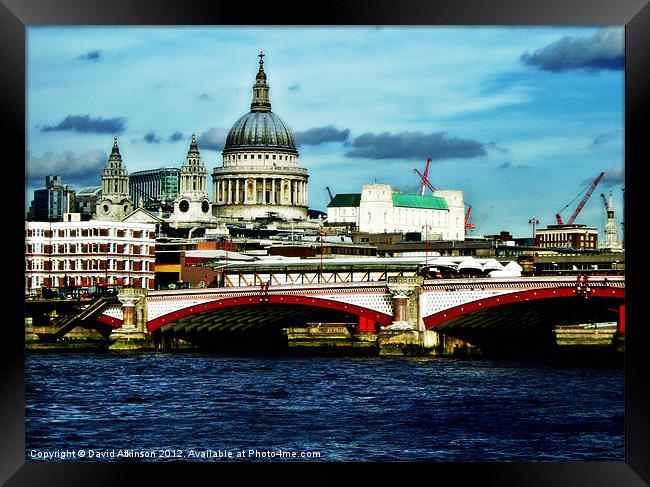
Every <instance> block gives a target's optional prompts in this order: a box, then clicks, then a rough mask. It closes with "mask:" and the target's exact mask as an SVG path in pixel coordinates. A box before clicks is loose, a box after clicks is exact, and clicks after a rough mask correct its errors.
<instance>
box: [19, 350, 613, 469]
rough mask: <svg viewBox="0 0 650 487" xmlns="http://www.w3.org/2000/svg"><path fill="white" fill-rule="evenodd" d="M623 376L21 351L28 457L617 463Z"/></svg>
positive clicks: (352, 361)
mask: <svg viewBox="0 0 650 487" xmlns="http://www.w3.org/2000/svg"><path fill="white" fill-rule="evenodd" d="M623 378H624V372H623V370H622V368H589V367H579V366H563V365H557V364H539V363H538V364H535V363H523V362H506V361H503V362H502V361H488V360H452V359H430V358H427V359H405V358H399V359H387V358H295V357H234V358H233V357H219V356H210V355H203V354H194V353H192V354H160V353H123V352H122V353H88V352H82V353H81V352H65V353H63V352H61V353H42V352H29V353H28V354H27V359H26V417H27V422H26V436H27V438H26V447H27V448H26V458H27V460H38V459H41V458H42V457H43V455H47V454H50V455H56V454H57V453H56V452H64V451H68V452H72V451H74V452H75V456H74V457H69V458H70V459H72V460H78V459H79V455H78V453H79V452H80V451H82V452H83V455H84V457H83V459H84V460H87V459H88V458H89V457H92V458H91V459H92V460H97V459H98V456H97V455H98V454H102V455H109V457H108V460H113V459H115V460H124V459H125V458H124V457H118V456H117V455H118V454H119V453H120V452H122V453H124V452H126V454H127V455H130V454H132V453H134V452H139V453H138V454H139V455H145V454H146V455H155V458H156V460H161V459H163V460H178V459H181V458H182V459H190V460H199V461H205V455H209V456H208V458H211V459H219V458H220V456H219V455H224V454H225V455H227V454H228V452H229V454H230V455H232V457H231V458H232V459H233V460H235V461H237V460H238V457H237V455H238V454H239V455H240V457H239V459H245V460H249V459H250V458H262V459H269V458H270V459H272V460H278V459H279V458H282V457H280V456H279V455H280V454H281V455H284V456H285V458H288V456H289V455H295V457H294V458H296V459H297V460H307V459H309V460H311V458H313V457H314V455H317V459H318V460H325V461H364V460H371V461H375V460H376V461H386V460H399V461H418V460H433V461H482V460H485V461H567V460H611V461H622V460H623V459H624V424H623V420H624V399H623ZM111 452H113V453H112V455H116V457H113V458H111V457H110V455H111ZM219 452H221V453H219ZM241 452H245V453H244V455H243V456H241V455H242V454H241ZM314 452H315V453H314ZM189 455H199V456H198V457H196V456H192V457H189ZM201 455H203V456H201ZM302 455H309V456H308V457H306V456H302ZM129 458H130V457H126V459H129ZM101 459H104V458H103V457H102V458H101ZM135 459H136V460H137V461H144V460H143V459H142V458H140V457H135ZM53 460H55V461H58V460H60V458H59V457H55V458H53Z"/></svg>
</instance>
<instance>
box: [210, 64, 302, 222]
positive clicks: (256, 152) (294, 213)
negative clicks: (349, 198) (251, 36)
mask: <svg viewBox="0 0 650 487" xmlns="http://www.w3.org/2000/svg"><path fill="white" fill-rule="evenodd" d="M263 56H264V55H263V54H261V53H260V61H259V70H258V72H257V76H256V79H255V84H254V85H253V101H252V103H251V107H250V112H248V113H247V114H245V115H244V116H242V117H241V118H240V119H239V120H237V121H236V122H235V124H234V125H233V126H232V128H231V129H230V131H229V132H228V136H227V137H226V143H225V145H224V148H223V165H222V167H216V168H214V171H213V173H212V183H213V189H214V191H213V198H214V203H215V207H216V210H215V214H216V216H218V217H225V218H233V219H241V220H252V219H255V218H269V217H272V218H276V219H280V220H298V221H299V220H306V219H307V207H308V195H307V179H308V178H309V176H308V175H307V169H305V168H302V167H298V162H299V161H298V150H297V149H296V141H295V139H294V137H293V134H292V133H291V130H290V129H289V128H288V127H287V126H286V125H285V124H284V122H283V121H282V120H281V119H280V117H278V116H277V115H276V114H275V113H273V112H272V111H271V102H270V101H269V85H268V84H267V82H266V73H265V72H264V60H263Z"/></svg>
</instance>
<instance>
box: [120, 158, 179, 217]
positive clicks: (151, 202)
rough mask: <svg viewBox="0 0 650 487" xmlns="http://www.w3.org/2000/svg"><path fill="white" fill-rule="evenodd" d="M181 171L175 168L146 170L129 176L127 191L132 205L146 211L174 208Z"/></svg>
mask: <svg viewBox="0 0 650 487" xmlns="http://www.w3.org/2000/svg"><path fill="white" fill-rule="evenodd" d="M180 174H181V170H180V169H179V168H177V167H163V168H160V169H148V170H146V171H136V172H133V173H131V174H129V191H130V195H131V199H132V200H133V205H134V206H135V207H143V208H145V209H147V210H156V211H158V208H160V207H161V205H163V206H164V208H163V210H164V209H165V207H166V208H170V207H173V206H174V200H175V199H176V198H177V197H178V189H179V181H180Z"/></svg>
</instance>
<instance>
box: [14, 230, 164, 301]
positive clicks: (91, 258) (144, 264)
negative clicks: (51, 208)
mask: <svg viewBox="0 0 650 487" xmlns="http://www.w3.org/2000/svg"><path fill="white" fill-rule="evenodd" d="M155 228H156V227H155V225H152V224H143V223H126V222H112V221H100V220H90V221H72V222H54V223H52V222H26V223H25V290H26V291H27V292H38V291H39V290H41V289H42V288H50V287H74V286H131V287H135V288H143V289H154V272H155V269H154V267H155V266H154V263H155V247H156V232H155Z"/></svg>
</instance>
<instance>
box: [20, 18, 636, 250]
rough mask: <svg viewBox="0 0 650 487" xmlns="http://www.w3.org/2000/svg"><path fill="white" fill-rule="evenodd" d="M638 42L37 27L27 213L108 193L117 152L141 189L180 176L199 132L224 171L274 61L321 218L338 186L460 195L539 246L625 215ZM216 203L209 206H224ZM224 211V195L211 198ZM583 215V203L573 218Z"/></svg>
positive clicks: (593, 35)
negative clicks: (233, 139)
mask: <svg viewBox="0 0 650 487" xmlns="http://www.w3.org/2000/svg"><path fill="white" fill-rule="evenodd" d="M623 39H624V36H623V28H622V27H616V28H602V27H597V26H594V27H341V28H313V27H291V28H286V27H251V28H239V27H214V28H213V27H196V28H192V27H184V28H172V27H155V28H151V27H101V28H97V27H89V28H86V27H73V28H68V27H64V28H61V27H57V28H52V27H30V28H29V29H28V35H27V127H26V130H27V151H28V152H27V164H26V166H27V167H26V176H27V180H26V190H27V191H26V202H25V204H26V206H28V205H29V202H30V201H31V199H32V195H33V190H34V189H38V188H41V187H43V181H44V178H45V176H46V175H47V174H59V175H60V176H61V178H62V180H63V183H64V184H70V185H73V186H75V187H76V188H77V189H81V188H82V187H84V186H92V185H99V183H100V178H101V170H102V169H103V167H104V166H105V165H106V160H107V158H108V153H109V152H110V148H111V146H112V139H113V136H118V137H119V139H120V151H121V153H122V156H123V159H124V164H125V166H126V167H127V169H128V170H129V173H132V172H136V171H140V170H145V169H154V168H159V167H170V166H171V167H180V165H181V164H182V162H183V160H184V158H185V155H186V153H187V147H188V146H189V140H190V137H191V133H192V132H196V134H197V138H198V143H199V149H200V151H201V155H202V159H203V161H204V163H205V165H206V167H207V168H208V171H209V172H212V170H213V168H214V167H218V166H220V165H221V153H220V152H221V148H222V146H223V142H224V140H225V135H226V133H227V131H228V130H229V128H230V127H231V126H232V124H233V123H234V122H235V121H236V120H237V119H238V118H239V117H240V116H241V115H243V114H245V113H246V112H247V111H248V108H249V105H250V100H251V87H252V85H253V82H254V76H255V72H256V70H257V61H258V58H257V55H258V54H259V53H260V51H263V52H264V54H265V55H266V57H265V71H266V72H267V75H268V79H269V85H270V100H271V104H272V107H273V111H274V112H275V113H276V114H278V115H279V116H280V117H281V118H282V120H283V121H284V122H285V123H286V124H287V125H288V126H289V127H290V128H291V129H292V130H293V132H294V135H295V136H296V141H297V143H298V150H299V152H300V165H301V166H302V167H305V168H307V169H308V171H309V174H310V179H309V183H310V184H309V194H310V207H311V208H314V209H318V210H322V211H325V210H326V206H327V202H328V200H329V198H328V196H327V191H326V187H330V188H331V190H332V192H333V193H334V194H336V193H359V192H360V191H361V185H362V184H365V183H372V182H375V181H377V182H381V183H387V184H391V185H392V186H393V187H394V188H396V189H399V190H402V191H404V192H416V191H417V190H418V188H419V178H418V176H417V175H416V174H415V173H414V172H413V168H418V169H420V170H421V171H422V170H423V168H424V165H425V162H426V158H427V157H432V158H433V163H432V166H431V171H430V179H431V181H432V183H433V184H434V185H436V186H438V187H440V188H443V189H460V190H462V191H463V192H464V196H465V201H466V202H467V203H468V204H471V205H472V207H473V212H472V219H471V220H472V221H473V223H474V224H475V225H476V226H477V231H476V232H475V233H474V234H475V235H483V234H490V233H498V232H499V231H501V230H507V231H510V232H511V233H512V234H513V235H514V236H517V237H522V236H530V235H531V234H532V229H531V228H530V224H529V223H528V222H529V220H530V219H531V218H532V217H533V216H534V217H536V218H537V219H538V220H539V221H540V227H541V226H546V225H548V224H554V223H555V217H554V215H555V213H556V212H557V211H559V210H561V209H562V208H564V207H565V205H567V204H569V207H568V208H566V210H564V211H563V212H562V216H563V217H564V219H565V221H566V220H567V219H568V218H569V216H570V215H571V213H572V212H573V210H574V209H575V207H576V206H577V205H578V203H579V200H580V197H579V196H580V195H579V193H580V192H581V191H582V190H584V189H586V187H587V186H588V185H589V184H590V183H591V182H592V181H593V180H594V179H595V178H596V176H597V175H598V174H599V173H600V171H605V173H606V174H605V177H604V178H603V180H602V182H601V183H600V185H599V187H598V188H597V189H596V191H595V193H594V195H592V199H591V200H590V201H589V203H588V204H587V205H586V206H585V208H584V209H583V211H582V213H581V215H580V217H579V218H578V219H577V221H576V222H577V223H585V224H587V225H589V226H595V227H597V228H599V230H600V231H601V235H602V229H603V227H604V223H605V221H606V218H605V211H604V207H603V203H602V201H601V200H600V198H599V196H598V194H599V193H600V192H603V193H605V194H606V195H609V192H610V191H612V192H613V196H614V207H615V209H616V215H617V221H618V223H619V231H620V230H621V228H620V222H621V220H622V215H623V205H622V202H623V198H622V191H621V190H622V188H623V176H624V153H623V137H624V132H623V127H624V119H623V116H624V71H623V66H624V63H623ZM210 193H211V192H210ZM211 196H212V195H211ZM572 200H573V201H572Z"/></svg>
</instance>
